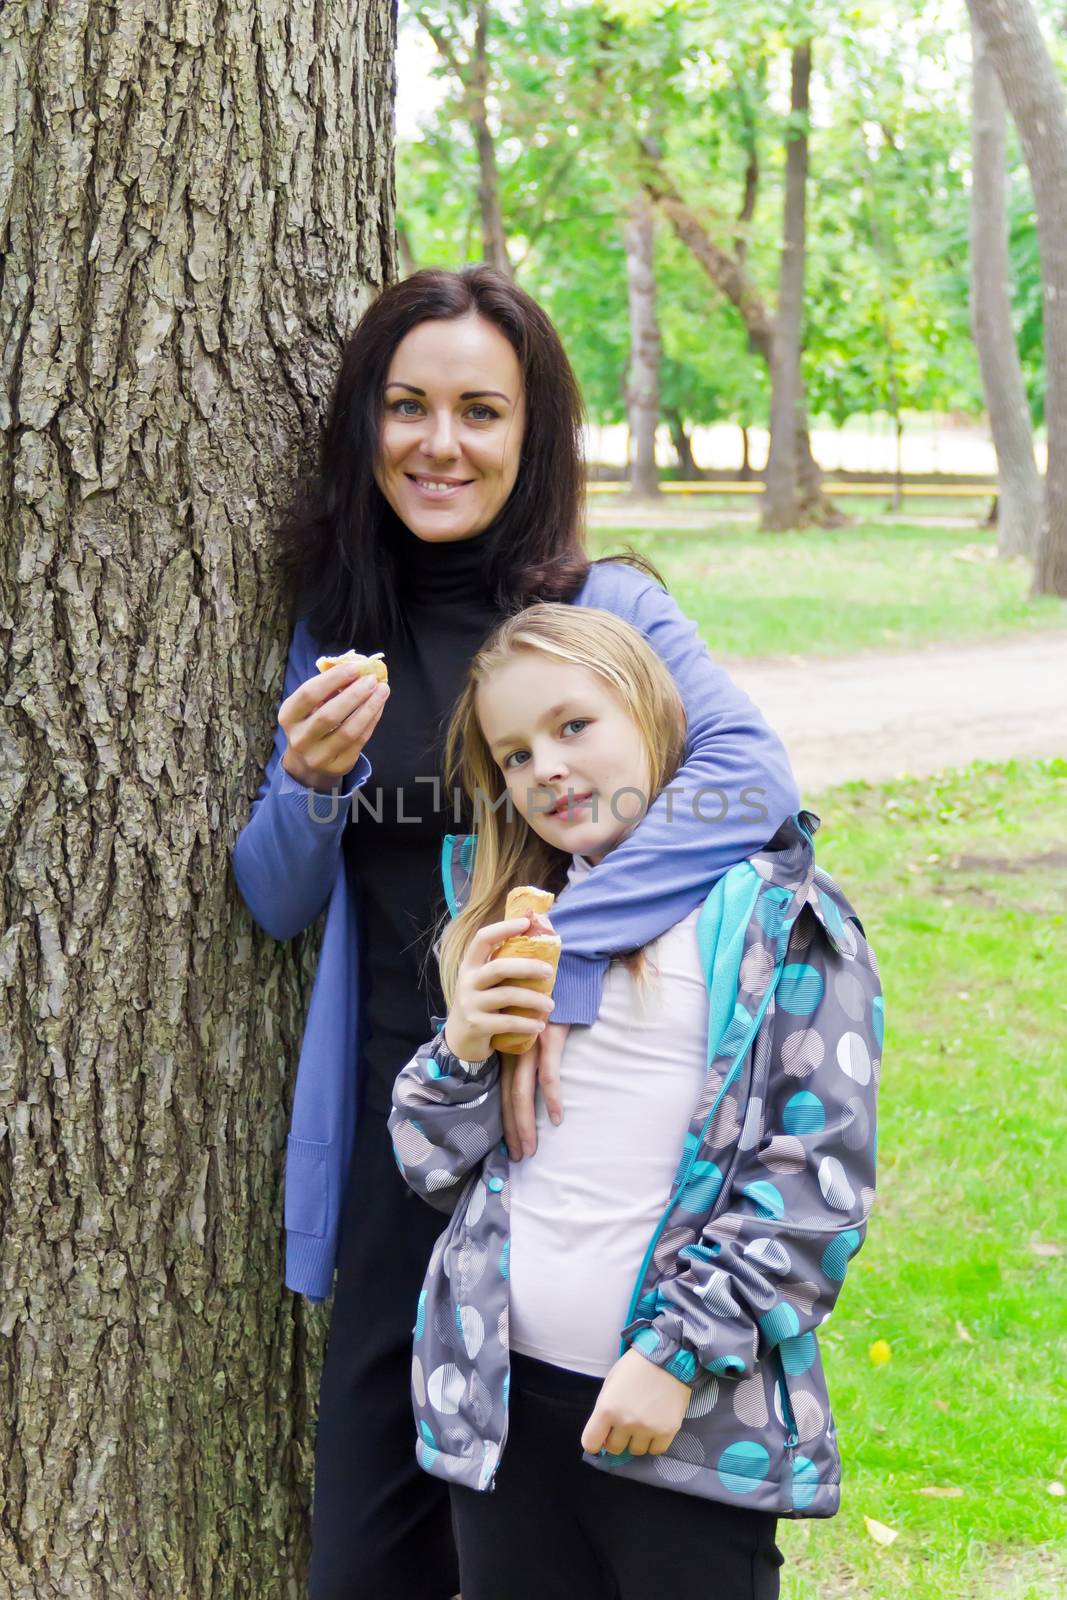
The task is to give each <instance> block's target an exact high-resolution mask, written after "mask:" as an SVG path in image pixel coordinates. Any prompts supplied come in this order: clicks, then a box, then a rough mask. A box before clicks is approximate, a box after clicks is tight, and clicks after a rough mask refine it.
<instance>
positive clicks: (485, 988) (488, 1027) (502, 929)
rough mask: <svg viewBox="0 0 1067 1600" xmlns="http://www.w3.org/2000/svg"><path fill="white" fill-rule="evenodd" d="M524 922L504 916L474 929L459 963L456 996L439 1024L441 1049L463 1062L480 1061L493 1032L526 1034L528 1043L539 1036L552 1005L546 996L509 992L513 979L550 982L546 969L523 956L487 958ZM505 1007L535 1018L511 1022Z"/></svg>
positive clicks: (542, 963) (512, 1018)
mask: <svg viewBox="0 0 1067 1600" xmlns="http://www.w3.org/2000/svg"><path fill="white" fill-rule="evenodd" d="M531 923H532V918H530V917H509V918H508V919H507V920H506V921H504V922H491V923H489V924H488V925H487V926H486V927H484V928H479V929H478V932H477V933H476V934H475V935H474V937H473V939H472V940H471V942H470V944H469V945H468V946H467V953H466V955H465V956H464V958H463V961H462V963H461V964H460V969H459V974H458V976H457V979H456V993H455V996H454V998H453V1001H452V1008H451V1010H450V1011H449V1013H448V1021H447V1022H446V1023H445V1044H446V1045H447V1046H448V1048H449V1050H451V1052H452V1054H453V1055H454V1056H459V1057H460V1058H461V1059H462V1060H464V1061H484V1060H485V1058H486V1056H488V1055H490V1054H491V1052H492V1048H493V1047H492V1044H491V1042H490V1041H491V1039H492V1037H493V1035H494V1034H496V1033H528V1034H529V1035H530V1038H531V1040H533V1039H536V1038H537V1037H538V1035H539V1034H540V1033H541V1032H542V1030H543V1028H544V1026H545V1023H546V1022H547V1021H548V1017H549V1014H550V1012H551V1010H552V1007H553V1005H554V1001H553V999H552V997H551V995H547V994H538V993H537V991H536V990H533V989H520V988H517V987H515V980H516V979H518V978H550V977H551V976H552V968H551V967H550V966H549V965H548V963H547V962H545V961H537V960H534V959H533V958H532V957H529V956H497V957H494V956H493V951H494V950H496V949H498V948H499V946H500V945H502V944H503V942H504V940H505V939H512V938H514V937H515V935H516V934H519V933H525V932H526V931H527V930H528V929H529V928H530V926H531ZM509 1006H521V1007H522V1008H523V1010H524V1011H537V1012H539V1013H540V1017H516V1016H514V1015H512V1013H511V1012H509V1011H508V1007H509Z"/></svg>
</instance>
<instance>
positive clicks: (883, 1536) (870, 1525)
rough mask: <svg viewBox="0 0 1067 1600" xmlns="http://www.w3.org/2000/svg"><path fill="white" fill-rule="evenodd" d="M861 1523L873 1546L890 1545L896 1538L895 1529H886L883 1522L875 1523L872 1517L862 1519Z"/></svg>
mask: <svg viewBox="0 0 1067 1600" xmlns="http://www.w3.org/2000/svg"><path fill="white" fill-rule="evenodd" d="M863 1523H864V1526H865V1528H866V1529H867V1532H868V1533H869V1534H870V1536H871V1538H872V1539H873V1540H874V1542H875V1544H892V1543H893V1540H894V1539H895V1538H896V1536H897V1530H896V1528H887V1527H886V1525H885V1523H884V1522H875V1520H874V1518H873V1517H864V1519H863Z"/></svg>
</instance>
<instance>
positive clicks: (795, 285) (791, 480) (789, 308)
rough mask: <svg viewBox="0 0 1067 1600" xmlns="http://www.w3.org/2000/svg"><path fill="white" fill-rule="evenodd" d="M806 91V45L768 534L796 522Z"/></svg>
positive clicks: (790, 142) (782, 284)
mask: <svg viewBox="0 0 1067 1600" xmlns="http://www.w3.org/2000/svg"><path fill="white" fill-rule="evenodd" d="M810 85H811V45H810V44H802V45H797V46H796V47H795V48H794V50H793V53H792V75H791V89H790V97H789V109H790V126H789V133H788V136H787V139H786V151H785V203H784V209H783V222H782V260H781V267H780V269H779V278H778V315H777V316H776V318H775V322H774V340H773V345H772V352H771V447H770V454H769V455H768V458H767V475H766V487H765V489H764V494H763V506H762V512H761V517H760V521H761V524H762V526H763V527H764V528H765V529H767V530H768V531H772V532H780V531H783V530H784V529H786V528H795V527H796V526H797V525H798V522H799V520H800V506H799V500H798V494H797V488H798V464H797V408H798V405H799V402H800V396H801V392H802V390H801V380H800V333H801V325H802V323H803V319H804V260H805V251H806V239H805V221H806V211H807V191H808V128H807V118H808V106H809V89H810Z"/></svg>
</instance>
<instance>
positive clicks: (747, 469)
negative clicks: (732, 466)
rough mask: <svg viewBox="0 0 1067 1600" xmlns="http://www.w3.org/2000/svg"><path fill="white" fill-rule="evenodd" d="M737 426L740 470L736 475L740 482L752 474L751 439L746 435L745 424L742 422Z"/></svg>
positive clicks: (746, 428) (748, 478) (747, 480)
mask: <svg viewBox="0 0 1067 1600" xmlns="http://www.w3.org/2000/svg"><path fill="white" fill-rule="evenodd" d="M738 426H739V427H740V429H741V471H740V472H739V473H738V477H739V478H740V479H741V482H742V483H748V482H749V480H750V479H751V478H752V476H753V473H752V441H751V439H750V438H749V436H748V426H747V424H746V423H744V422H742V423H739V424H738Z"/></svg>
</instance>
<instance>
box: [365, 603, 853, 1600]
mask: <svg viewBox="0 0 1067 1600" xmlns="http://www.w3.org/2000/svg"><path fill="white" fill-rule="evenodd" d="M448 749H449V752H450V757H451V760H452V763H453V770H454V772H455V773H456V774H458V776H459V777H460V778H461V780H462V783H463V785H464V788H465V789H466V792H467V794H468V796H469V797H470V799H471V800H472V802H473V805H474V815H475V818H476V831H475V833H474V834H473V835H472V836H471V837H470V839H469V840H465V841H463V846H462V849H461V850H459V851H458V852H455V853H454V854H453V853H452V852H451V851H450V850H449V844H450V843H455V842H456V841H449V842H448V843H446V861H445V863H444V867H445V874H446V885H447V886H448V888H449V890H450V899H449V903H450V906H451V908H452V910H453V914H454V920H453V921H452V922H451V924H450V925H449V926H448V928H447V929H446V931H445V933H444V936H443V938H442V941H441V947H440V967H441V983H442V990H443V993H444V994H445V996H446V1001H447V1004H448V1007H449V1010H448V1016H447V1019H446V1020H444V1021H443V1022H441V1023H440V1024H439V1029H438V1033H437V1035H436V1036H435V1038H433V1039H432V1040H430V1041H429V1042H428V1043H427V1044H425V1045H424V1046H422V1048H421V1049H420V1050H419V1051H418V1053H417V1055H416V1056H415V1058H414V1059H413V1060H412V1061H411V1062H410V1063H409V1065H408V1066H407V1067H405V1069H404V1071H403V1072H402V1073H401V1074H400V1077H399V1078H398V1080H397V1083H396V1087H395V1090H394V1110H393V1113H392V1116H391V1118H390V1128H391V1132H392V1136H393V1141H394V1151H395V1154H396V1159H397V1162H398V1164H399V1166H400V1169H401V1171H402V1172H403V1174H404V1176H405V1178H406V1180H407V1182H408V1183H409V1184H410V1185H411V1186H412V1188H414V1189H415V1190H417V1191H418V1192H419V1193H420V1194H422V1195H423V1196H424V1198H425V1199H427V1200H428V1201H429V1202H430V1203H431V1204H432V1205H434V1206H436V1207H438V1208H439V1209H441V1210H443V1211H446V1212H451V1220H450V1222H449V1224H448V1226H447V1228H446V1230H445V1232H444V1233H443V1235H442V1236H441V1238H440V1240H439V1241H438V1243H437V1245H436V1246H435V1248H434V1251H433V1255H432V1257H431V1260H430V1265H429V1269H428V1272H427V1276H426V1282H425V1287H424V1289H423V1292H422V1294H421V1296H420V1298H419V1304H418V1311H417V1316H416V1322H415V1330H414V1332H415V1351H414V1358H413V1362H412V1392H413V1396H414V1404H415V1411H416V1418H417V1424H418V1438H417V1443H416V1451H417V1455H418V1458H419V1461H420V1463H421V1465H422V1466H423V1467H424V1469H425V1470H426V1471H427V1472H429V1473H432V1474H433V1475H435V1476H436V1477H439V1478H442V1479H444V1480H445V1481H447V1482H448V1484H449V1486H450V1489H451V1495H452V1507H453V1520H454V1525H455V1529H456V1535H457V1542H458V1548H459V1555H460V1570H461V1579H462V1590H463V1600H527V1597H529V1600H535V1597H536V1600H638V1597H640V1600H647V1596H648V1595H649V1594H657V1593H661V1592H664V1590H665V1589H666V1588H667V1587H668V1586H669V1587H670V1588H671V1589H672V1590H677V1592H679V1593H681V1594H686V1595H692V1596H693V1597H694V1600H696V1597H700V1596H706V1597H708V1600H711V1597H713V1596H714V1597H715V1600H735V1597H737V1600H740V1597H745V1600H753V1597H759V1600H763V1597H771V1596H775V1595H777V1593H778V1568H779V1565H780V1561H781V1557H780V1556H779V1554H778V1551H777V1548H776V1545H775V1529H776V1518H777V1517H778V1516H779V1515H788V1516H795V1515H803V1516H832V1515H833V1514H834V1512H835V1511H836V1510H837V1508H838V1502H839V1487H838V1486H839V1482H840V1461H839V1457H838V1452H837V1447H836V1441H835V1433H834V1424H833V1420H832V1417H831V1414H830V1408H829V1403H828V1399H827V1394H826V1388H825V1383H824V1380H823V1376H822V1370H821V1366H820V1362H819V1352H818V1345H817V1341H816V1336H815V1331H814V1330H815V1329H816V1328H817V1327H818V1326H819V1324H821V1323H822V1322H824V1321H825V1319H826V1318H827V1316H828V1315H829V1313H830V1310H831V1309H832V1306H833V1303H834V1301H835V1299H836V1297H837V1294H838V1291H839V1289H840V1286H841V1282H842V1280H843V1278H844V1275H845V1268H846V1265H847V1262H848V1260H849V1258H850V1257H851V1256H852V1255H853V1254H855V1252H856V1250H858V1249H859V1246H860V1244H861V1242H862V1239H863V1236H864V1232H865V1228H866V1218H867V1214H868V1211H869V1208H870V1204H871V1200H872V1198H873V1193H872V1185H873V1182H874V1155H873V1150H874V1143H873V1140H874V1131H873V1130H874V1110H875V1090H876V1083H877V1076H878V1066H879V1062H878V1056H879V1054H880V1047H881V999H880V991H879V984H878V978H877V972H876V968H875V964H874V958H873V955H872V953H871V951H870V949H869V947H868V946H867V943H866V941H865V939H864V937H863V932H862V928H861V927H860V924H859V921H858V919H857V917H856V915H855V913H854V912H853V910H852V908H851V907H850V906H849V904H848V902H847V900H846V899H845V898H844V896H843V895H842V894H841V892H840V890H839V889H838V888H837V887H836V885H835V884H833V883H832V881H831V880H830V879H829V878H827V877H826V875H825V874H823V873H821V872H818V871H816V869H815V867H814V861H813V854H812V847H811V831H812V829H813V827H814V826H816V825H817V823H816V819H814V818H812V817H811V816H810V815H809V814H808V813H805V812H801V813H800V814H799V815H798V817H796V818H794V819H792V820H791V821H789V822H787V823H786V824H784V825H783V826H782V828H780V829H779V831H778V833H777V834H776V835H775V837H774V838H773V839H772V840H771V841H770V843H769V844H768V845H767V846H766V847H765V849H764V850H762V851H760V852H759V854H757V855H756V856H755V857H753V859H752V860H751V861H748V862H744V863H742V864H741V866H739V867H735V868H734V869H733V870H732V871H731V872H729V873H727V874H726V876H725V877H724V878H721V879H720V880H719V882H718V883H717V884H716V886H715V888H714V889H712V891H711V893H710V894H709V895H708V897H707V899H706V900H705V901H703V902H702V903H700V904H696V905H694V907H693V909H692V911H691V912H690V913H689V915H687V916H685V917H684V918H683V919H682V920H681V921H680V922H679V923H677V924H676V926H675V927H673V928H672V929H670V930H669V931H668V932H667V933H666V934H664V935H663V936H662V937H660V938H659V939H657V940H655V941H654V943H652V944H650V945H648V946H646V948H645V949H644V950H643V951H640V952H635V953H633V954H632V955H630V956H629V957H626V958H624V959H623V960H620V961H618V962H616V963H615V964H613V966H612V968H611V969H610V971H609V973H608V977H607V980H606V982H605V985H604V991H603V998H602V1002H601V1007H600V1011H599V1014H598V1016H597V1019H596V1021H595V1022H594V1023H593V1024H592V1025H591V1026H589V1027H583V1028H578V1027H574V1028H572V1029H571V1031H570V1034H569V1036H568V1038H567V1042H566V1045H565V1049H564V1054H563V1062H562V1073H561V1079H562V1103H563V1114H562V1117H561V1118H560V1120H559V1122H558V1124H557V1125H553V1124H552V1122H551V1121H550V1120H549V1118H548V1117H547V1115H546V1113H545V1111H544V1109H543V1108H541V1109H540V1110H539V1113H538V1144H537V1153H536V1155H534V1156H533V1157H532V1158H530V1159H529V1160H524V1161H522V1162H521V1163H515V1164H512V1163H510V1162H509V1160H508V1155H507V1150H506V1147H505V1145H504V1143H503V1141H502V1139H501V1126H502V1124H501V1110H500V1086H499V1079H500V1057H499V1056H498V1055H497V1054H496V1053H495V1052H494V1051H493V1050H492V1047H491V1043H490V1041H491V1039H492V1037H493V1035H494V1034H499V1033H502V1032H505V1031H506V1032H527V1033H529V1035H530V1036H531V1038H533V1037H535V1036H536V1034H537V1033H539V1032H540V1030H541V1029H542V1028H543V1027H544V1026H545V1023H546V1021H547V1019H548V1018H549V1017H550V1015H551V1010H552V1002H551V1000H550V999H549V998H547V997H545V996H541V995H537V994H534V993H532V992H531V991H530V990H529V989H528V988H523V987H520V986H518V985H519V984H520V983H521V981H522V980H527V981H528V980H530V979H533V978H535V977H537V976H539V975H542V974H543V972H544V968H543V966H542V964H541V963H539V962H537V961H533V960H528V959H519V958H508V957H498V956H495V955H494V952H495V951H496V950H497V949H498V948H499V946H500V945H501V944H502V942H503V941H504V940H505V939H507V938H509V937H510V936H511V935H513V934H518V933H522V932H524V931H527V930H528V929H529V927H530V925H531V924H530V921H529V919H526V918H519V919H512V920H502V910H503V905H504V900H505V897H506V894H507V891H508V890H509V889H511V888H513V887H516V886H519V885H522V884H534V885H536V886H538V887H540V888H545V889H549V890H551V891H553V892H554V893H557V894H559V893H563V892H565V890H566V887H567V885H568V884H569V883H574V882H576V881H578V880H581V879H583V878H585V877H586V876H588V875H590V874H592V875H593V876H594V878H595V874H596V871H597V867H598V865H599V863H600V862H601V861H602V860H603V859H604V857H605V856H606V855H607V854H608V853H609V852H610V851H611V850H612V849H614V847H615V846H616V845H617V844H618V843H619V842H620V841H621V840H622V839H623V838H624V837H625V836H626V835H627V834H628V833H629V832H630V831H631V830H632V829H633V828H634V826H635V825H636V823H637V821H638V820H639V819H640V816H641V815H642V814H643V810H644V808H645V807H646V806H647V805H648V804H650V803H651V800H652V799H653V798H655V796H657V795H658V794H659V793H660V792H661V791H663V790H664V789H665V788H667V786H668V785H669V784H670V780H671V778H672V776H673V775H674V774H675V772H676V770H677V768H678V767H679V765H680V763H681V761H682V759H683V755H684V749H685V727H684V717H683V713H682V708H681V705H680V702H679V700H678V696H677V693H676V691H675V689H674V685H673V682H672V679H671V676H670V674H669V672H668V671H667V670H666V668H665V667H664V666H663V665H662V664H661V662H660V661H659V659H658V657H657V656H656V655H655V654H654V652H653V651H652V650H651V649H650V648H649V647H648V646H647V645H646V644H645V642H644V641H643V639H642V638H641V637H640V635H639V634H638V633H637V632H636V631H635V630H634V629H632V628H630V627H629V625H628V624H626V623H625V622H622V621H620V620H619V619H618V618H616V617H614V616H612V615H610V614H608V613H606V612H599V611H595V610H591V609H585V610H582V611H579V610H577V609H575V608H573V607H568V606H562V605H538V606H533V607H531V608H529V609H528V610H526V611H524V612H522V613H520V614H519V615H517V616H514V617H511V618H509V619H508V620H507V621H506V622H505V623H504V624H503V625H502V626H501V627H499V628H498V629H497V631H496V632H495V634H494V635H493V637H492V638H491V640H490V641H489V643H488V644H487V645H486V646H485V648H484V649H483V650H482V651H481V652H480V653H479V654H478V655H477V656H476V657H475V659H474V661H473V663H472V666H471V673H470V678H469V682H468V685H467V687H466V689H465V691H464V693H463V695H462V697H461V699H460V701H459V703H458V705H457V708H456V711H455V714H454V717H453V721H452V725H451V729H450V735H449V741H448ZM673 799H674V803H675V805H676V806H686V807H688V806H694V807H700V808H702V809H701V810H699V811H698V813H697V814H700V815H706V816H707V818H708V826H709V828H711V827H713V826H714V821H713V818H714V817H715V816H716V815H717V807H716V806H715V804H714V803H713V802H712V803H709V801H708V798H707V795H706V793H704V792H699V793H698V794H697V795H695V796H694V795H687V794H685V793H682V792H680V791H676V792H674V794H673ZM659 868H660V870H661V871H662V872H663V874H664V875H669V874H670V872H671V859H670V852H669V850H665V851H664V852H663V853H662V858H661V861H660V862H659ZM604 916H605V918H606V919H610V918H611V917H612V907H611V905H610V904H606V905H605V907H604ZM521 1011H526V1012H534V1013H535V1015H534V1016H533V1017H523V1016H521V1015H520V1014H518V1013H519V1012H521ZM664 1491H667V1492H664Z"/></svg>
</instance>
